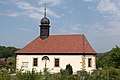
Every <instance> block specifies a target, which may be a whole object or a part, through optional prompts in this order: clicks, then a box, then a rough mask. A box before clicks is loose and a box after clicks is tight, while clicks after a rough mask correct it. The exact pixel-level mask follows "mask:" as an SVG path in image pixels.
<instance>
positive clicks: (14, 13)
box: [0, 12, 22, 17]
mask: <svg viewBox="0 0 120 80" xmlns="http://www.w3.org/2000/svg"><path fill="white" fill-rule="evenodd" d="M0 15H5V16H11V17H17V16H20V15H22V14H19V13H16V12H9V13H0Z"/></svg>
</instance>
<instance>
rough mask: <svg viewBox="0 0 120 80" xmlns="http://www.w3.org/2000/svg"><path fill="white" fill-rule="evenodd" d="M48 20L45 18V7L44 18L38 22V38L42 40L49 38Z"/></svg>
mask: <svg viewBox="0 0 120 80" xmlns="http://www.w3.org/2000/svg"><path fill="white" fill-rule="evenodd" d="M49 24H50V20H49V19H48V18H47V17H46V6H45V9H44V17H43V18H42V19H41V21H40V26H39V27H40V38H41V39H42V40H44V39H46V38H47V37H48V36H49V28H50V25H49Z"/></svg>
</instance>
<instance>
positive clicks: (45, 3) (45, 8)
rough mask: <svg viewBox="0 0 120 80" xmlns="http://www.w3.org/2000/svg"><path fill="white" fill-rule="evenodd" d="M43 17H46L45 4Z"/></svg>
mask: <svg viewBox="0 0 120 80" xmlns="http://www.w3.org/2000/svg"><path fill="white" fill-rule="evenodd" d="M44 11H45V12H44V17H46V3H45V8H44Z"/></svg>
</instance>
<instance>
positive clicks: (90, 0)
mask: <svg viewBox="0 0 120 80" xmlns="http://www.w3.org/2000/svg"><path fill="white" fill-rule="evenodd" d="M84 1H85V2H92V1H93V0H84Z"/></svg>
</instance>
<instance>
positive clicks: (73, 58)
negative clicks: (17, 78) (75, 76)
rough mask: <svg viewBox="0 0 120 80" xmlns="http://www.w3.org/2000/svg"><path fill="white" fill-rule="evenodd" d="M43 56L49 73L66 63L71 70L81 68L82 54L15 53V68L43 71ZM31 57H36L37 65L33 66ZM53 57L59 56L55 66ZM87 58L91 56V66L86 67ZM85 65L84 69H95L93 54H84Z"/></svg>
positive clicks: (75, 70) (64, 66)
mask: <svg viewBox="0 0 120 80" xmlns="http://www.w3.org/2000/svg"><path fill="white" fill-rule="evenodd" d="M43 56H48V57H49V59H50V61H47V68H48V69H49V71H50V72H51V73H55V72H59V71H60V69H65V68H66V65H67V64H70V65H71V66H72V68H73V72H74V73H75V72H77V71H80V70H82V55H17V62H16V68H17V69H19V70H20V69H24V71H25V70H29V71H32V69H33V68H34V69H35V70H36V71H37V72H39V71H43V69H44V67H45V62H44V61H42V60H41V59H42V57H43ZM33 58H38V66H36V67H34V66H33ZM55 58H59V61H60V64H59V65H60V66H59V67H55V65H54V62H55V61H54V60H55ZM88 58H92V67H88ZM23 63H25V65H28V66H27V67H26V66H23V67H22V65H23ZM27 63H28V64H27ZM85 66H86V71H88V72H89V71H91V70H93V69H96V64H95V56H93V55H86V56H85Z"/></svg>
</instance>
